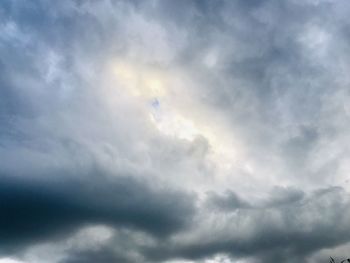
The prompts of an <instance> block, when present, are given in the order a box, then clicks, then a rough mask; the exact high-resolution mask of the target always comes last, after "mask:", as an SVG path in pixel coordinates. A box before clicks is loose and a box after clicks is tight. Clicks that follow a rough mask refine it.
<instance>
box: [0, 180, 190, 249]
mask: <svg viewBox="0 0 350 263" xmlns="http://www.w3.org/2000/svg"><path fill="white" fill-rule="evenodd" d="M193 212H194V204H193V197H192V196H190V195H187V194H184V193H181V192H176V191H171V190H165V189H164V190H160V189H154V187H153V188H152V186H150V185H148V183H145V182H140V181H136V180H133V179H131V178H129V177H118V178H113V177H106V176H104V175H99V174H92V175H89V176H88V175H86V176H85V177H84V178H80V179H77V178H76V179H73V177H67V176H66V175H64V174H63V175H61V176H59V177H54V178H53V176H50V178H48V179H38V178H32V176H31V178H16V179H14V178H11V177H8V176H7V177H4V176H2V177H1V185H0V214H1V217H0V244H1V245H0V251H2V252H3V253H6V252H9V251H12V252H13V250H16V249H18V247H21V245H32V244H35V243H37V242H39V241H43V240H48V239H52V238H59V237H61V238H62V237H66V236H69V235H71V234H72V233H73V231H74V230H76V229H78V228H80V227H82V226H84V225H88V224H106V225H111V226H114V227H126V228H134V229H138V230H141V231H145V232H147V233H150V234H151V235H154V236H159V237H164V236H167V235H169V234H171V233H173V232H176V231H179V230H181V229H183V228H184V227H186V225H187V224H188V223H189V222H190V220H191V217H192V215H193Z"/></svg>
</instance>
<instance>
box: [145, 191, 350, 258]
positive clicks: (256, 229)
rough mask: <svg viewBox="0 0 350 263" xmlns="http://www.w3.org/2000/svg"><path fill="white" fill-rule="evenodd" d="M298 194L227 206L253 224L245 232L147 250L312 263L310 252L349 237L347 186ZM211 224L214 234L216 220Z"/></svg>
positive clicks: (181, 255)
mask: <svg viewBox="0 0 350 263" xmlns="http://www.w3.org/2000/svg"><path fill="white" fill-rule="evenodd" d="M279 191H280V193H277V194H274V193H272V194H271V196H272V200H276V199H279V198H280V197H276V196H281V195H282V193H281V192H282V191H283V190H281V189H280V190H279ZM296 193H297V192H294V193H291V190H289V189H286V190H285V193H284V194H283V195H285V196H289V197H287V198H286V197H284V198H283V199H286V200H285V201H284V202H283V203H284V204H282V203H281V202H280V201H279V202H275V201H273V202H267V203H266V205H265V206H262V207H256V208H251V209H246V208H245V207H243V208H240V209H238V210H234V211H233V210H232V209H231V210H229V211H228V210H226V212H224V215H223V216H226V217H228V219H229V221H231V224H239V222H247V224H249V225H250V227H251V228H250V229H249V230H248V232H250V233H245V234H244V235H243V236H241V233H239V232H240V231H239V229H236V231H237V232H235V231H233V232H230V231H229V230H227V231H228V232H227V233H226V235H224V236H222V235H219V234H218V235H217V236H216V234H215V233H213V234H212V235H211V236H210V237H207V238H199V239H197V240H196V242H194V243H192V244H187V245H183V244H177V245H174V246H172V245H173V244H166V245H164V246H161V247H157V248H154V249H150V250H148V251H147V252H146V254H147V255H148V257H149V258H150V261H153V260H157V261H163V260H165V259H167V258H186V259H192V260H199V259H203V258H207V257H209V256H212V255H215V254H218V253H224V254H228V255H230V256H232V257H233V258H241V257H243V258H244V257H256V262H280V261H279V260H284V261H287V262H298V260H299V262H307V260H306V258H307V256H308V255H310V254H312V253H313V252H315V251H318V250H319V249H322V248H325V247H333V246H337V245H339V244H341V243H343V242H346V241H348V240H349V238H350V231H349V223H348V221H347V220H348V218H349V213H348V210H349V207H350V200H349V196H348V195H347V194H346V193H345V191H344V189H342V188H329V189H323V190H318V191H315V192H314V193H313V194H312V195H310V196H308V197H303V198H301V197H300V194H296ZM231 196H232V194H231ZM293 196H294V197H293ZM295 196H297V197H295ZM227 201H228V200H227ZM235 202H236V201H233V205H235V204H234V203H235ZM218 205H220V206H222V204H220V203H219V204H218ZM225 206H226V207H227V205H225ZM226 207H225V208H226ZM235 211H236V212H235ZM232 212H234V213H239V215H238V217H230V213H232ZM231 215H232V214H231ZM334 222H337V223H336V224H334ZM208 227H209V229H208V232H209V233H210V232H211V230H210V224H208ZM242 227H243V225H242ZM227 229H230V228H229V227H228V228H227ZM254 262H255V261H254Z"/></svg>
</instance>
